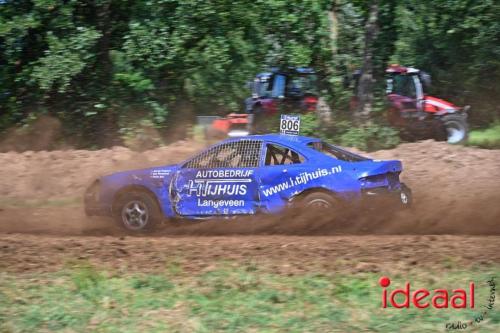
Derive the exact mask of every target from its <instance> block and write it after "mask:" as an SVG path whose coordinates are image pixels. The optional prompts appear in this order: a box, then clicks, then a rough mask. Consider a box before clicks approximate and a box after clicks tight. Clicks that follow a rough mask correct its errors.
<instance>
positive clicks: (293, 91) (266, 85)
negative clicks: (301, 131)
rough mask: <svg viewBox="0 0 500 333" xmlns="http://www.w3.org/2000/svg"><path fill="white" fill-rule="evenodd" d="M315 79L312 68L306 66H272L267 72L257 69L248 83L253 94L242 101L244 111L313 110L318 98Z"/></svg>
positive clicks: (268, 112) (269, 112)
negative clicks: (257, 71) (281, 67)
mask: <svg viewBox="0 0 500 333" xmlns="http://www.w3.org/2000/svg"><path fill="white" fill-rule="evenodd" d="M316 81H317V76H316V73H315V72H314V70H313V69H311V68H305V67H289V68H287V69H278V68H272V69H271V70H270V71H269V72H264V73H259V74H257V75H256V76H255V79H254V80H253V81H252V82H250V83H249V86H250V88H251V90H252V97H250V98H247V99H246V101H245V109H246V112H247V113H251V114H260V113H266V114H273V113H276V112H278V109H280V110H283V111H285V112H287V113H288V112H301V113H302V112H308V111H315V110H316V104H317V102H318V93H317V87H316Z"/></svg>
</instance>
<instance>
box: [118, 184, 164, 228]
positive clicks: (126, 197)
mask: <svg viewBox="0 0 500 333" xmlns="http://www.w3.org/2000/svg"><path fill="white" fill-rule="evenodd" d="M114 216H115V220H116V222H117V223H118V224H119V225H120V226H121V227H123V228H125V229H126V230H127V231H130V232H134V233H139V232H148V231H152V230H154V229H155V228H156V227H157V226H158V225H159V224H160V222H161V221H162V214H161V211H160V208H159V207H158V204H157V202H156V200H155V198H154V197H153V196H152V195H150V194H148V193H146V192H141V191H130V192H126V193H124V194H122V195H120V197H119V198H118V200H117V202H116V204H115V205H114Z"/></svg>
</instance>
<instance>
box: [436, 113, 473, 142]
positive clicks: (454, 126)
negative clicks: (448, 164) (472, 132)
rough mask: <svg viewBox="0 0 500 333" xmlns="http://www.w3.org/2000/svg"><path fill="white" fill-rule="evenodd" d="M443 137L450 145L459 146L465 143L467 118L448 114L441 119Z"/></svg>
mask: <svg viewBox="0 0 500 333" xmlns="http://www.w3.org/2000/svg"><path fill="white" fill-rule="evenodd" d="M441 120H442V123H443V128H444V136H445V137H446V139H445V140H446V141H447V142H448V143H450V144H461V143H464V142H465V141H467V137H468V132H469V126H468V125H467V117H465V116H464V115H461V114H449V115H446V116H444V117H443V118H442V119H441Z"/></svg>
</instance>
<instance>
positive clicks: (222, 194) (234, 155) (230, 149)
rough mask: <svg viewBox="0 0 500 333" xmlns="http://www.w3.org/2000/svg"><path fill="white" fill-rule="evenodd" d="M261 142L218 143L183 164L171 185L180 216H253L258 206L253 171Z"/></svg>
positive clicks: (257, 161)
mask: <svg viewBox="0 0 500 333" xmlns="http://www.w3.org/2000/svg"><path fill="white" fill-rule="evenodd" d="M261 151H262V141H260V140H249V139H240V140H237V141H230V142H225V143H221V144H219V145H217V146H214V147H212V148H210V149H209V150H207V151H205V152H203V153H201V154H199V155H198V156H196V157H194V158H193V159H191V160H190V161H188V162H186V163H185V164H184V165H183V166H182V167H181V169H179V170H178V171H177V174H176V175H175V177H174V179H173V181H172V189H171V190H172V191H171V193H172V196H173V198H172V202H173V205H174V209H175V211H176V213H177V214H178V215H181V216H213V215H239V214H254V213H255V212H256V211H257V208H258V204H259V193H258V184H257V181H256V178H255V171H256V169H257V167H258V166H259V163H260V156H261Z"/></svg>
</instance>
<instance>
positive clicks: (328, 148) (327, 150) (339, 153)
mask: <svg viewBox="0 0 500 333" xmlns="http://www.w3.org/2000/svg"><path fill="white" fill-rule="evenodd" d="M308 146H309V147H311V148H312V149H314V150H317V151H319V152H321V153H323V154H325V155H327V156H330V157H332V158H335V159H337V160H341V161H346V162H359V161H366V160H369V159H368V158H366V157H363V156H360V155H356V154H354V153H351V152H348V151H346V150H343V149H341V148H338V147H335V146H332V145H329V144H328V143H325V142H321V141H316V142H310V143H309V144H308Z"/></svg>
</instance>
